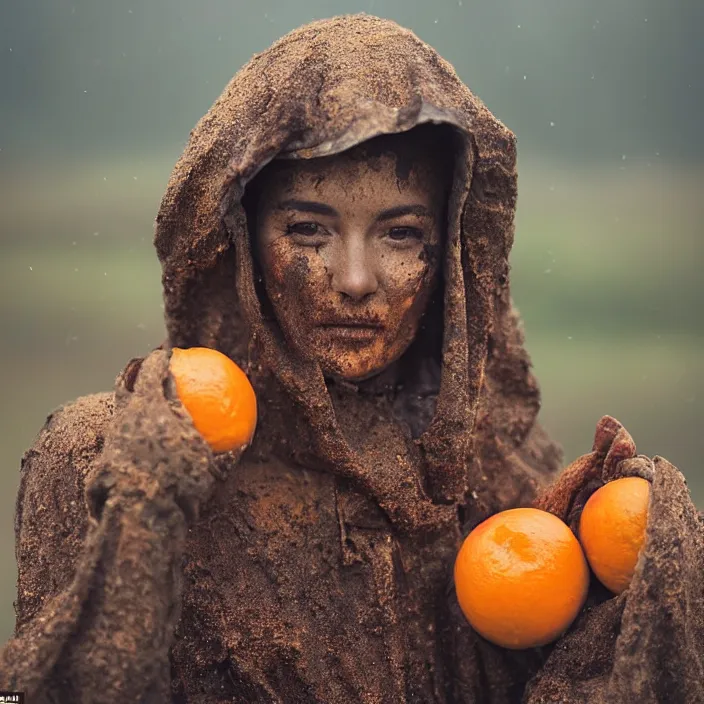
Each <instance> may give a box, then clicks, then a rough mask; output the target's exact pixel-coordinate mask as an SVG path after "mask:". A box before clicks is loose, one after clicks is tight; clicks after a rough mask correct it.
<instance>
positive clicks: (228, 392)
mask: <svg viewBox="0 0 704 704" xmlns="http://www.w3.org/2000/svg"><path fill="white" fill-rule="evenodd" d="M169 368H170V371H171V374H172V376H173V378H174V382H175V384H176V391H177V393H178V397H179V399H180V400H181V403H183V405H184V406H185V408H186V410H187V411H188V413H189V414H190V416H191V419H192V420H193V425H195V427H196V430H198V432H199V433H200V434H201V435H202V436H203V437H204V439H205V441H206V442H207V443H208V445H210V447H211V449H212V450H213V452H229V451H230V450H238V449H240V448H242V447H244V446H245V445H248V444H249V443H250V442H251V440H252V436H253V435H254V428H255V427H256V425H257V397H256V396H255V394H254V389H253V388H252V385H251V384H250V383H249V379H247V375H246V374H245V373H244V372H243V371H242V370H241V369H240V368H239V367H238V366H237V365H236V364H235V363H234V362H233V361H232V360H231V359H230V358H229V357H227V356H226V355H224V354H222V353H221V352H218V351H217V350H212V349H209V348H207V347H190V348H188V349H180V348H178V347H176V348H174V349H173V350H172V355H171V362H170V366H169Z"/></svg>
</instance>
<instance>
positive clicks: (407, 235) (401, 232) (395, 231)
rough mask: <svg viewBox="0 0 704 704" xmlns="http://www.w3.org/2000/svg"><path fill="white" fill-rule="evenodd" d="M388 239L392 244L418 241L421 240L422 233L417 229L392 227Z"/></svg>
mask: <svg viewBox="0 0 704 704" xmlns="http://www.w3.org/2000/svg"><path fill="white" fill-rule="evenodd" d="M388 237H389V239H391V240H393V241H394V242H404V241H406V240H420V239H422V238H423V231H422V230H419V229H418V228H417V227H393V228H391V229H390V230H389V232H388Z"/></svg>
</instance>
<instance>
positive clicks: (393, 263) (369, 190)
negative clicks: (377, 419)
mask: <svg viewBox="0 0 704 704" xmlns="http://www.w3.org/2000/svg"><path fill="white" fill-rule="evenodd" d="M382 139H386V142H382V143H381V148H380V144H379V140H378V139H377V140H374V144H375V148H374V149H370V148H369V147H368V146H365V145H362V146H360V147H356V148H354V149H352V150H350V151H348V152H343V153H342V154H339V155H335V156H331V157H323V158H318V159H311V160H305V161H303V160H300V161H281V162H278V163H275V164H272V165H271V166H270V167H269V169H268V172H267V173H266V175H265V177H264V179H263V180H262V186H261V191H260V193H259V198H258V206H257V216H256V234H255V250H256V253H257V257H258V261H259V266H260V268H261V272H262V275H263V278H264V284H265V288H266V292H267V295H268V297H269V299H270V301H271V304H272V307H273V310H274V313H275V315H276V318H277V319H278V321H279V324H280V326H281V328H282V331H283V333H284V336H285V337H286V339H287V341H288V343H289V344H290V345H292V346H293V347H294V348H295V349H296V350H297V351H298V353H299V354H302V355H304V356H306V357H308V358H311V357H312V358H314V359H315V360H317V361H318V363H319V364H320V366H321V368H322V370H323V373H324V374H325V375H327V376H332V377H340V378H343V379H345V380H349V381H361V380H363V379H366V378H369V377H371V376H373V375H375V374H377V373H379V372H380V371H382V370H383V369H385V368H386V367H388V366H389V365H390V364H392V363H393V362H394V361H395V360H397V359H398V358H399V357H400V356H401V355H402V354H403V353H404V352H405V351H406V349H407V348H408V346H409V345H410V344H411V342H412V341H413V338H414V337H415V334H416V332H417V331H418V327H419V324H420V321H421V318H422V316H423V313H424V312H425V309H426V307H427V305H428V301H429V299H430V297H431V295H432V293H433V290H434V288H435V286H436V285H437V282H438V278H439V269H438V267H439V262H440V261H441V257H440V256H439V251H440V247H441V243H442V239H443V236H442V232H443V228H444V219H445V215H444V210H445V203H446V198H447V195H446V190H445V185H444V183H445V181H446V180H447V179H446V178H445V177H443V175H442V174H440V173H438V172H439V169H440V168H441V167H440V164H439V162H438V160H437V159H436V158H435V157H434V156H433V154H432V153H430V150H429V149H428V147H427V146H426V147H423V146H422V145H414V144H413V143H410V144H409V143H407V142H408V138H406V139H403V138H402V137H398V136H396V137H394V138H382ZM399 143H400V146H402V147H404V146H405V148H406V149H408V150H410V151H411V153H410V154H409V153H406V154H404V156H403V158H402V159H401V161H399V157H398V156H397V154H398V149H399ZM385 144H386V145H387V146H388V148H386V149H385V148H384V145H385ZM409 156H410V157H411V158H410V160H409ZM404 161H405V162H406V163H408V164H409V165H411V164H412V166H410V169H409V168H406V169H404V168H402V166H403V162H404ZM272 167H273V168H272Z"/></svg>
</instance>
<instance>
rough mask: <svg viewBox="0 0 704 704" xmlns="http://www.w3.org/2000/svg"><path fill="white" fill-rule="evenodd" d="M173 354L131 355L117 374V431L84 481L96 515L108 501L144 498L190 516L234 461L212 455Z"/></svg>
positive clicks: (159, 508)
mask: <svg viewBox="0 0 704 704" xmlns="http://www.w3.org/2000/svg"><path fill="white" fill-rule="evenodd" d="M170 357H171V352H170V351H168V350H156V351H154V352H152V353H151V354H149V355H148V356H147V357H145V358H144V359H137V360H132V361H131V362H130V363H129V364H128V365H127V367H126V368H125V370H124V371H123V373H122V374H121V375H120V377H119V378H118V380H117V383H116V387H115V405H116V408H115V415H114V418H113V423H112V432H111V434H110V435H109V437H108V438H107V439H106V443H105V450H104V451H103V453H102V455H101V456H100V457H99V458H98V459H97V461H96V463H95V465H94V466H93V469H92V470H91V472H90V474H89V476H88V478H87V481H86V495H87V498H88V504H89V509H90V514H91V516H92V517H93V518H96V519H99V518H100V515H101V513H102V510H103V507H104V505H105V503H106V502H108V501H113V502H120V503H134V502H139V503H143V504H145V505H149V506H150V507H151V508H150V510H153V511H155V512H160V511H168V510H169V508H170V507H173V506H174V505H176V506H178V507H179V508H180V509H181V510H182V511H183V513H184V514H185V516H186V519H187V520H188V521H189V522H192V521H194V520H196V518H197V516H198V512H199V507H200V506H201V505H202V504H203V503H204V502H205V501H207V499H208V498H209V497H210V495H211V493H212V491H213V488H214V485H215V480H216V478H219V479H224V478H225V477H226V474H225V468H226V467H227V466H231V465H232V463H233V462H235V461H236V459H237V458H234V457H233V456H232V454H233V453H227V454H225V455H224V456H221V457H218V459H217V460H216V459H215V458H214V456H213V453H212V452H211V450H210V448H209V447H208V445H207V444H206V442H205V440H204V439H203V437H202V436H201V435H200V433H199V432H198V431H197V430H196V429H195V427H194V426H193V423H192V421H191V418H190V416H189V415H188V412H187V411H186V409H185V408H184V406H183V404H181V402H180V401H179V399H178V396H177V393H176V387H175V384H174V380H173V377H172V376H171V373H170V371H169V360H170Z"/></svg>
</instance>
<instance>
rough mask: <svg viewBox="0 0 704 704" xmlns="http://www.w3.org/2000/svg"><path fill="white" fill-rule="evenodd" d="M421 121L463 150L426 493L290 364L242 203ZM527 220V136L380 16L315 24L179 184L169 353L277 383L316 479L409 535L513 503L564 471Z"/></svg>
mask: <svg viewBox="0 0 704 704" xmlns="http://www.w3.org/2000/svg"><path fill="white" fill-rule="evenodd" d="M424 123H434V124H444V125H449V126H450V127H451V128H452V130H454V133H455V135H456V140H455V147H454V149H455V173H454V181H453V187H452V193H451V196H450V202H449V205H448V221H447V238H446V247H445V261H444V282H445V285H444V304H443V326H442V328H443V333H442V335H443V338H442V353H441V373H440V381H439V389H438V391H437V395H436V398H435V404H434V413H433V416H432V420H431V421H430V422H429V424H428V425H427V427H426V429H425V430H424V432H423V433H422V435H421V436H420V437H418V438H417V439H416V440H415V441H414V442H415V445H416V447H417V450H418V456H419V457H420V458H421V463H422V465H423V470H422V477H421V478H420V479H419V478H418V476H417V472H416V473H414V471H413V469H412V468H410V469H409V468H408V467H406V465H407V464H408V463H407V462H400V463H399V464H398V465H393V463H392V464H391V465H389V466H388V467H387V466H379V465H377V466H374V467H372V466H369V463H368V462H367V463H365V461H364V458H362V457H360V455H359V453H357V452H356V451H355V448H354V447H352V446H351V445H350V443H349V442H348V441H347V439H346V437H345V434H344V432H343V430H342V429H341V427H340V425H341V424H340V423H338V419H337V416H336V412H335V409H334V407H333V404H332V401H331V398H330V394H329V392H328V388H327V386H326V383H325V379H324V378H323V375H322V373H321V370H320V368H319V367H318V365H317V364H315V363H311V362H308V361H305V360H303V359H301V358H299V357H298V356H297V355H295V354H294V353H293V352H292V351H291V350H290V349H289V348H288V347H287V346H286V344H285V343H284V342H283V340H282V336H281V333H280V330H279V329H278V325H277V323H276V321H272V320H270V319H267V318H266V316H264V315H263V313H262V301H261V300H260V298H259V296H258V293H257V291H258V287H257V285H256V281H255V276H256V274H255V267H254V262H253V258H252V251H251V246H250V238H249V233H248V231H247V218H246V214H245V212H244V208H243V206H242V203H241V199H242V196H243V193H244V188H245V186H246V184H247V182H248V181H250V180H251V179H252V178H253V177H254V176H255V175H256V174H257V173H258V172H259V171H260V170H261V169H262V168H264V167H265V166H266V164H267V163H269V162H270V161H271V160H272V159H274V158H294V159H305V158H313V157H318V156H324V155H328V154H334V153H337V152H340V151H343V150H345V149H348V148H350V147H352V146H354V145H356V144H359V143H360V142H363V141H365V140H368V139H371V138H373V137H375V136H378V135H381V134H389V133H397V132H404V131H406V130H410V129H412V128H413V127H416V126H417V125H420V124H424ZM515 207H516V143H515V138H514V135H513V134H512V133H511V132H510V131H509V130H508V129H507V128H506V127H505V126H504V125H503V124H501V122H499V121H498V120H497V119H496V118H495V117H494V116H493V115H492V114H491V113H490V112H489V111H488V110H487V109H486V107H485V106H484V105H483V104H482V103H481V101H480V100H479V99H478V98H476V97H475V96H474V95H473V94H472V93H471V92H470V91H469V89H468V88H467V87H466V86H465V85H464V84H463V83H462V82H461V81H460V79H459V78H458V76H457V75H456V73H455V71H454V70H453V68H452V67H451V66H450V64H448V63H447V62H446V61H444V60H443V59H442V58H441V57H440V56H439V55H438V54H437V53H436V52H435V51H434V50H433V49H432V48H431V47H429V46H428V45H427V44H425V43H424V42H422V41H421V40H420V39H418V37H416V36H415V35H414V34H413V33H412V32H411V31H409V30H407V29H404V28H402V27H400V26H398V25H397V24H395V23H394V22H391V21H388V20H383V19H379V18H376V17H371V16H368V15H353V16H344V17H337V18H334V19H330V20H324V21H319V22H314V23H312V24H309V25H306V26H304V27H302V28H300V29H297V30H295V31H293V32H291V33H290V34H288V35H286V36H285V37H283V38H282V39H281V40H279V41H278V42H276V43H275V44H274V45H272V46H271V47H270V48H269V49H268V50H266V51H265V52H263V53H261V54H258V55H255V56H254V57H253V58H252V59H251V61H250V62H249V63H248V64H247V65H246V66H244V67H243V68H242V69H241V70H240V71H239V73H237V75H236V76H235V77H234V78H233V79H232V80H231V81H230V83H229V84H228V86H227V87H226V88H225V90H224V92H223V93H222V95H221V96H220V97H219V98H218V99H217V100H216V102H215V103H214V105H213V106H212V108H211V109H210V110H209V112H208V113H207V114H206V115H205V116H204V117H203V118H202V119H201V120H200V122H199V123H198V125H197V126H196V127H195V129H194V130H193V131H192V133H191V136H190V141H189V143H188V146H187V147H186V149H185V151H184V153H183V155H182V156H181V158H180V160H179V161H178V163H177V164H176V166H175V168H174V170H173V173H172V175H171V179H170V181H169V184H168V187H167V190H166V193H165V195H164V197H163V200H162V203H161V207H160V210H159V213H158V216H157V220H156V235H155V244H156V249H157V253H158V256H159V260H160V262H161V264H162V269H163V286H164V300H165V312H166V326H167V332H168V338H169V339H168V343H169V344H170V345H171V346H178V347H189V346H195V345H203V346H208V347H213V348H216V349H219V350H221V351H222V352H224V353H226V354H228V355H229V356H231V357H232V358H233V359H235V360H236V361H237V362H238V363H239V364H240V365H241V366H243V367H244V368H245V370H246V371H247V372H248V374H250V377H251V378H252V379H253V383H254V385H255V389H257V393H258V394H264V393H265V391H264V387H263V386H258V385H259V384H260V383H263V382H260V381H259V379H260V377H261V378H263V377H264V376H267V375H268V376H273V377H274V378H275V380H276V383H277V385H278V387H279V388H280V390H281V393H282V394H283V397H284V398H285V399H286V402H288V403H290V404H291V405H292V408H295V409H296V411H297V413H298V414H299V415H300V417H302V418H304V420H305V424H306V426H307V427H308V428H309V429H310V433H309V435H308V439H307V443H308V445H309V448H308V450H309V452H310V454H311V455H313V456H315V458H316V459H317V460H318V462H319V464H320V466H322V467H324V468H325V469H326V470H327V471H331V472H334V473H337V474H338V475H340V476H341V477H343V478H346V479H349V480H351V481H352V482H353V483H354V484H355V486H356V487H357V488H358V489H359V490H360V491H361V492H362V493H364V494H366V495H367V496H369V497H371V498H373V499H374V500H375V501H376V502H377V503H378V505H379V506H381V508H382V509H383V510H384V511H385V513H386V514H387V516H388V517H389V518H390V520H391V521H392V522H394V523H396V524H397V525H398V526H400V527H401V528H406V529H409V530H410V529H413V528H420V527H428V526H430V525H433V524H439V523H443V522H444V520H445V519H448V520H449V518H448V517H449V516H451V515H454V517H455V519H456V517H457V506H458V505H460V506H462V505H464V504H465V503H466V502H467V501H468V500H471V498H470V497H474V498H475V499H476V498H478V499H479V500H481V499H483V500H484V504H485V505H486V506H488V507H490V508H492V507H499V505H501V507H505V505H504V504H507V503H512V502H513V503H516V502H518V501H520V500H522V499H523V498H524V497H525V496H527V495H530V494H531V493H532V492H533V491H534V490H535V488H536V487H537V485H538V484H539V483H540V482H541V481H542V477H543V475H544V474H545V473H546V472H550V471H554V470H555V469H556V468H557V465H558V463H559V453H558V451H557V449H556V447H555V446H554V445H553V444H552V443H550V442H549V440H547V438H545V437H544V436H543V435H542V434H541V433H540V431H539V428H538V426H537V425H536V422H535V420H536V415H537V412H538V409H539V405H540V399H539V391H538V386H537V383H536V380H535V379H534V377H533V376H532V374H531V372H530V362H529V358H528V356H527V354H526V352H525V350H524V348H523V336H522V332H521V328H520V321H519V317H518V315H517V313H516V312H515V310H514V309H513V307H512V304H511V298H510V292H509V265H508V256H509V251H510V249H511V245H512V242H513V220H514V212H515ZM262 401H263V402H264V404H266V402H267V399H266V398H263V399H262V397H261V396H260V403H261V402H262ZM531 438H537V440H536V441H535V442H533V441H532V440H531ZM531 443H532V444H531ZM382 465H383V463H382Z"/></svg>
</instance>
